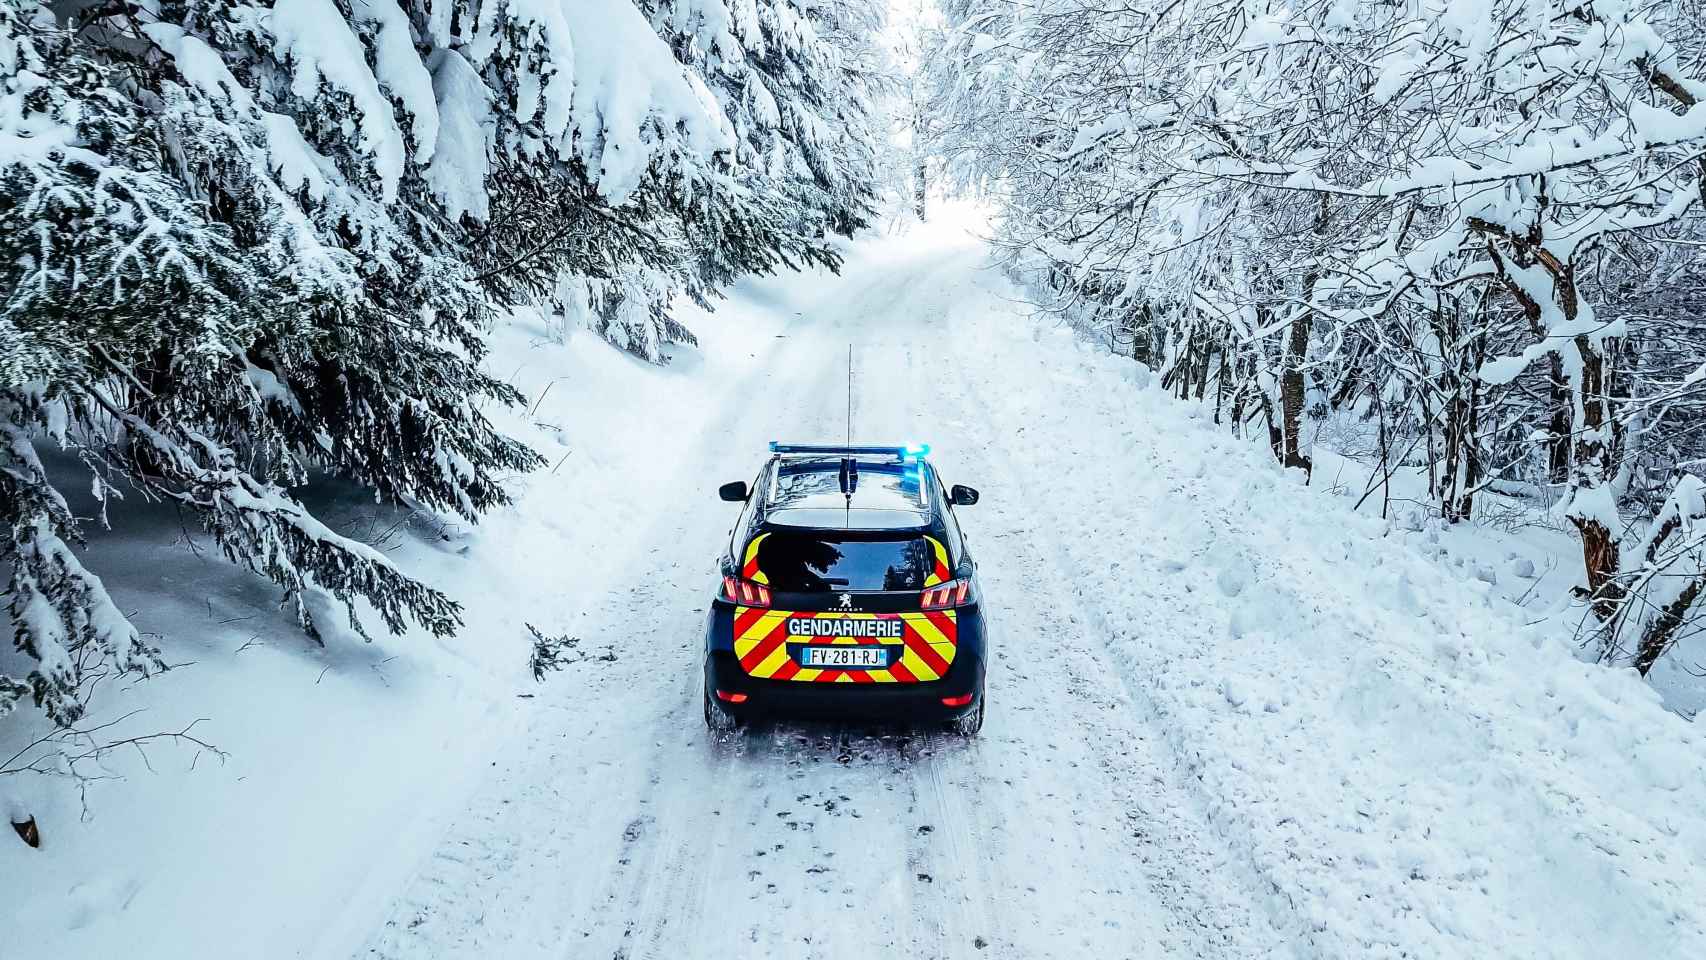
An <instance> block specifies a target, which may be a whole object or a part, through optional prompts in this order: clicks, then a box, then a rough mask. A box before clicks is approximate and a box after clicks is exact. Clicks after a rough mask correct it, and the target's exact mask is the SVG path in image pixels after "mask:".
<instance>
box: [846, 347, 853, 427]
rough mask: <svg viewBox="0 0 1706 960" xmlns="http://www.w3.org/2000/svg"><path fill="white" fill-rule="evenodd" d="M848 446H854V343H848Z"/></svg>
mask: <svg viewBox="0 0 1706 960" xmlns="http://www.w3.org/2000/svg"><path fill="white" fill-rule="evenodd" d="M847 445H848V446H850V447H851V446H852V445H853V343H852V341H848V343H847Z"/></svg>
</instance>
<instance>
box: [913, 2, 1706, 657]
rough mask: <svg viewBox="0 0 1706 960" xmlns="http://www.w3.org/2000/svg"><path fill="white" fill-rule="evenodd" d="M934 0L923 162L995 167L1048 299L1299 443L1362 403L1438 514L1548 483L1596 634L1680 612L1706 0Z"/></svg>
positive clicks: (1661, 639)
mask: <svg viewBox="0 0 1706 960" xmlns="http://www.w3.org/2000/svg"><path fill="white" fill-rule="evenodd" d="M942 9H943V12H944V15H945V23H944V24H943V25H942V28H941V29H940V30H938V31H936V32H935V40H934V42H935V44H936V52H935V54H934V55H933V56H930V57H928V58H927V60H928V62H929V63H930V64H932V65H933V66H932V69H931V70H930V77H929V82H928V84H927V86H928V90H927V96H926V103H927V106H926V108H925V109H924V110H923V111H921V113H922V115H923V116H924V117H926V118H927V120H928V126H927V129H926V131H925V135H926V136H927V137H928V138H929V141H930V149H931V151H932V152H933V153H934V154H936V155H937V156H938V157H939V161H937V162H938V163H939V170H938V171H937V172H936V175H938V176H942V177H944V178H945V180H946V182H948V183H950V184H953V185H956V186H960V187H969V188H973V189H977V190H980V191H983V192H985V193H987V194H989V195H991V196H992V197H994V198H995V200H996V201H997V202H998V204H999V220H998V226H997V235H996V237H995V242H996V244H997V246H998V248H999V249H1000V250H1001V252H1002V254H1003V256H1004V258H1005V262H1006V263H1007V265H1008V267H1009V269H1010V270H1012V271H1013V272H1014V273H1015V274H1016V275H1018V276H1019V277H1021V278H1022V279H1024V280H1025V281H1026V282H1027V284H1028V285H1029V287H1030V289H1032V290H1033V291H1035V297H1036V299H1037V301H1038V302H1039V304H1040V305H1041V307H1042V309H1043V310H1045V311H1046V312H1048V313H1051V314H1054V315H1056V316H1058V317H1060V318H1063V319H1065V320H1067V321H1069V322H1072V323H1074V324H1077V325H1079V326H1080V327H1082V328H1085V329H1088V330H1091V331H1093V332H1094V335H1096V336H1098V337H1101V338H1102V339H1104V341H1105V342H1107V343H1108V344H1110V345H1111V346H1112V347H1113V349H1115V350H1117V351H1119V352H1121V353H1124V354H1127V355H1129V356H1131V357H1132V358H1133V359H1135V360H1136V361H1138V362H1142V363H1146V364H1149V365H1150V366H1152V367H1154V368H1155V369H1157V370H1158V371H1159V372H1160V376H1161V378H1162V382H1163V384H1164V385H1165V386H1166V387H1168V388H1169V389H1171V390H1172V391H1173V392H1174V393H1176V394H1177V395H1178V396H1180V397H1185V398H1194V399H1195V400H1197V401H1200V402H1202V403H1204V404H1208V405H1211V406H1212V410H1213V417H1214V418H1215V419H1216V421H1217V422H1225V423H1227V424H1228V425H1229V427H1230V429H1233V430H1237V431H1249V430H1252V429H1253V430H1255V431H1256V434H1257V435H1258V436H1260V437H1261V438H1262V440H1263V441H1265V442H1268V443H1271V444H1272V446H1273V449H1274V453H1275V455H1276V456H1277V457H1278V458H1279V459H1280V460H1281V461H1282V462H1283V463H1284V464H1286V465H1287V466H1291V467H1298V468H1301V469H1303V470H1308V469H1309V468H1310V460H1309V457H1308V455H1307V449H1306V447H1307V444H1306V442H1305V440H1304V436H1305V434H1306V432H1307V429H1306V428H1308V427H1309V426H1310V425H1312V424H1313V425H1323V424H1327V423H1331V422H1349V423H1352V424H1359V425H1362V428H1363V429H1362V431H1361V435H1362V436H1365V437H1367V438H1368V442H1367V443H1366V444H1365V446H1364V448H1363V449H1361V450H1357V451H1352V452H1354V453H1361V454H1363V455H1365V456H1366V457H1367V458H1368V459H1370V460H1373V461H1376V462H1377V463H1378V465H1379V469H1380V470H1384V471H1387V472H1388V473H1389V472H1390V471H1392V470H1396V469H1399V468H1400V467H1401V466H1403V467H1408V468H1416V469H1419V470H1422V471H1425V475H1426V482H1427V490H1428V495H1429V497H1430V498H1431V500H1432V504H1431V509H1432V510H1434V511H1435V512H1436V514H1437V515H1438V516H1440V517H1442V518H1443V520H1444V521H1445V522H1447V523H1451V522H1457V521H1460V520H1464V519H1467V518H1470V517H1472V516H1475V515H1476V511H1477V507H1478V504H1479V503H1480V502H1481V501H1478V500H1477V496H1478V495H1479V494H1482V493H1483V492H1485V491H1489V490H1491V491H1495V492H1497V493H1498V494H1500V495H1501V496H1511V497H1516V498H1519V499H1520V500H1523V501H1526V502H1528V503H1530V504H1532V505H1534V506H1535V508H1536V509H1539V510H1545V509H1548V508H1549V509H1550V511H1551V513H1550V515H1551V516H1552V517H1555V518H1556V519H1557V521H1558V522H1559V523H1560V525H1561V526H1563V527H1564V528H1565V529H1570V530H1572V531H1573V532H1574V534H1575V535H1576V536H1578V537H1579V539H1580V542H1581V547H1582V567H1581V569H1580V574H1579V583H1580V587H1579V589H1578V594H1579V597H1580V600H1581V603H1582V604H1583V606H1584V608H1585V609H1584V617H1583V623H1584V627H1585V629H1584V632H1583V636H1584V639H1587V640H1588V641H1589V642H1591V643H1593V644H1597V649H1598V650H1599V651H1600V655H1601V657H1602V658H1603V659H1604V660H1606V661H1607V662H1611V663H1618V664H1630V665H1634V666H1636V667H1637V668H1639V669H1640V670H1641V671H1642V672H1645V671H1646V670H1647V669H1648V668H1650V667H1651V666H1652V665H1653V664H1654V663H1655V661H1656V660H1657V659H1658V658H1659V657H1661V656H1663V655H1664V654H1665V652H1666V651H1667V649H1670V648H1671V647H1672V646H1673V645H1674V644H1675V642H1676V641H1677V639H1678V637H1679V636H1681V635H1683V634H1685V633H1687V632H1689V631H1690V630H1691V629H1692V624H1693V623H1694V621H1695V620H1696V619H1697V618H1699V617H1700V609H1699V604H1698V603H1697V600H1698V597H1699V594H1700V592H1701V590H1702V589H1703V587H1706V564H1703V560H1706V484H1703V483H1702V481H1701V479H1700V476H1701V475H1702V472H1701V469H1702V467H1703V466H1706V209H1703V206H1706V5H1703V4H1702V3H1701V2H1700V0H1653V2H1645V3H1632V2H1629V0H1410V2H1399V3H1370V2H1358V0H1322V2H1311V3H1294V4H1260V3H1258V4H1251V3H1247V2H1244V0H1182V2H1181V0H1166V2H1159V0H1158V2H1147V0H1134V2H1130V3H1123V4H1116V5H1115V6H1113V7H1109V6H1107V5H1105V4H1099V3H1091V2H1086V0H1037V2H1034V3H1026V4H1011V3H1007V2H1004V0H1001V2H993V0H945V2H944V3H943V4H942ZM1481 499H1482V501H1484V500H1485V499H1486V498H1485V497H1482V498H1481Z"/></svg>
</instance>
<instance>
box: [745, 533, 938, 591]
mask: <svg viewBox="0 0 1706 960" xmlns="http://www.w3.org/2000/svg"><path fill="white" fill-rule="evenodd" d="M930 553H931V550H930V542H929V541H928V540H925V539H924V538H923V537H919V536H912V537H906V538H903V539H887V540H876V539H869V538H860V539H852V538H846V539H842V538H836V537H834V536H828V535H824V534H820V533H805V532H800V533H796V532H793V531H786V530H780V531H776V532H774V533H772V534H770V535H769V536H767V537H765V538H764V540H763V542H761V543H760V544H759V545H758V568H759V569H760V570H763V571H764V576H765V577H767V578H768V579H769V581H770V589H771V590H776V591H781V592H786V593H828V592H833V591H836V590H922V589H924V578H925V576H926V575H927V574H928V573H929V571H930V569H931V563H930Z"/></svg>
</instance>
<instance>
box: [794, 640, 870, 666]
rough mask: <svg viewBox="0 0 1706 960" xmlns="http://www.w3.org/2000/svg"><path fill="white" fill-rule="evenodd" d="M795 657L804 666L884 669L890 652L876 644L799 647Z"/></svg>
mask: <svg viewBox="0 0 1706 960" xmlns="http://www.w3.org/2000/svg"><path fill="white" fill-rule="evenodd" d="M794 659H795V660H796V661H798V662H799V664H800V666H802V667H836V668H839V669H843V670H848V669H851V670H882V669H884V668H886V667H887V666H888V665H889V652H888V649H887V648H886V647H882V646H878V645H876V644H861V645H858V646H855V645H853V644H840V645H837V646H812V647H798V648H796V650H795V656H794Z"/></svg>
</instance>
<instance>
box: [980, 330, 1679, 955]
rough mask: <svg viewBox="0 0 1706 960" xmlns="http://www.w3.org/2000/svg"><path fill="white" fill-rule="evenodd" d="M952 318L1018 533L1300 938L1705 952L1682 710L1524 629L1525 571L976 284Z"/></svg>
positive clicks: (1399, 946) (1377, 945) (1418, 949)
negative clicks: (1231, 423) (1009, 476)
mask: <svg viewBox="0 0 1706 960" xmlns="http://www.w3.org/2000/svg"><path fill="white" fill-rule="evenodd" d="M963 314H964V320H963V324H964V327H965V332H964V333H963V334H962V336H966V337H976V338H977V339H978V341H979V342H980V343H982V344H984V345H985V349H986V351H987V365H986V367H985V368H984V370H983V374H982V375H983V376H986V377H988V378H989V379H990V380H991V381H992V382H996V383H999V384H1001V388H1000V389H993V388H992V389H990V390H988V391H986V393H985V395H986V396H987V397H989V398H992V400H991V403H992V406H991V407H990V408H989V410H988V416H989V424H988V432H989V435H990V436H993V437H1007V438H1011V441H1010V442H1008V443H1005V444H1004V447H1005V450H1006V451H1007V453H1008V454H1009V455H1010V456H1011V457H1012V459H1013V461H1014V464H1015V468H1016V471H1017V473H1018V474H1020V475H1022V476H1025V477H1028V478H1030V479H1031V480H1032V481H1034V482H1037V483H1042V484H1046V486H1047V493H1046V495H1044V496H1042V497H1040V498H1038V501H1037V502H1039V503H1043V504H1048V505H1053V506H1054V507H1055V509H1053V510H1050V511H1048V512H1047V513H1045V514H1043V515H1039V516H1038V517H1037V528H1038V530H1037V535H1038V536H1040V537H1045V538H1052V539H1054V540H1055V541H1057V543H1058V545H1059V555H1060V557H1061V558H1062V561H1063V562H1065V563H1069V564H1070V566H1071V568H1072V574H1073V576H1075V577H1077V580H1078V583H1079V585H1080V593H1081V596H1082V597H1083V598H1084V601H1085V607H1086V609H1089V610H1092V611H1095V612H1096V613H1095V615H1096V616H1099V618H1100V620H1101V626H1102V627H1104V628H1105V630H1106V632H1107V634H1108V636H1109V642H1110V644H1111V645H1113V647H1114V648H1115V649H1116V650H1118V651H1119V653H1120V654H1121V657H1120V659H1121V660H1122V662H1123V663H1124V666H1125V669H1126V671H1127V679H1128V682H1129V683H1130V684H1131V685H1132V687H1133V689H1134V690H1135V691H1137V695H1138V696H1139V697H1140V699H1143V698H1147V700H1148V701H1149V702H1150V703H1151V704H1152V706H1153V709H1154V712H1155V714H1156V721H1157V725H1158V726H1159V727H1160V728H1161V729H1162V730H1163V731H1164V732H1165V735H1166V737H1167V739H1168V740H1169V741H1170V742H1171V744H1172V745H1173V747H1174V749H1175V751H1176V753H1177V755H1178V756H1179V757H1180V759H1181V762H1182V763H1184V764H1185V765H1186V766H1187V767H1188V769H1189V770H1190V771H1191V772H1192V774H1193V775H1194V777H1195V778H1196V779H1197V780H1198V781H1199V782H1200V785H1201V796H1202V798H1203V800H1204V802H1205V803H1206V804H1207V805H1208V806H1209V808H1210V810H1211V814H1212V818H1213V821H1214V822H1215V824H1216V826H1217V827H1218V829H1219V830H1220V831H1222V832H1223V834H1224V836H1225V838H1226V840H1227V842H1228V843H1229V845H1231V846H1232V847H1233V848H1234V849H1235V850H1237V851H1239V852H1241V853H1242V854H1243V855H1245V856H1247V857H1248V858H1249V859H1250V860H1251V862H1252V864H1253V865H1254V866H1255V868H1256V869H1257V870H1258V872H1259V873H1260V874H1261V875H1262V876H1263V877H1264V878H1265V879H1266V880H1267V882H1269V883H1270V884H1271V885H1272V889H1273V897H1272V900H1271V902H1270V904H1269V906H1270V907H1271V908H1272V909H1274V910H1275V912H1276V914H1278V915H1280V916H1281V917H1282V918H1292V919H1294V920H1295V922H1296V927H1295V939H1294V943H1293V946H1294V949H1295V953H1296V955H1298V956H1313V955H1326V956H1333V957H1369V956H1393V957H1397V956H1407V957H1455V956H1512V957H1516V956H1523V957H1539V956H1548V957H1561V956H1569V957H1574V956H1580V957H1605V956H1642V957H1686V956H1700V955H1701V953H1702V951H1703V950H1706V909H1703V906H1702V904H1706V896H1703V895H1702V890H1701V880H1700V878H1701V876H1702V875H1706V805H1703V804H1702V803H1701V797H1702V796H1703V795H1706V731H1703V730H1702V729H1701V727H1700V726H1699V725H1697V724H1694V723H1691V722H1689V721H1688V720H1685V719H1683V718H1680V717H1678V716H1677V715H1675V714H1673V713H1670V712H1667V711H1666V709H1665V708H1664V706H1663V705H1662V704H1661V702H1660V697H1659V696H1658V694H1657V693H1655V692H1654V690H1653V689H1652V688H1651V687H1649V686H1648V685H1647V684H1645V683H1643V682H1642V681H1641V680H1640V678H1639V677H1637V676H1636V675H1635V674H1634V672H1633V671H1618V670H1611V669H1607V668H1605V667H1601V666H1597V665H1593V664H1588V663H1584V662H1582V661H1581V660H1580V659H1578V658H1577V656H1576V655H1575V653H1576V651H1575V650H1574V649H1573V648H1572V647H1571V646H1570V645H1569V644H1568V643H1567V642H1565V640H1564V639H1562V638H1561V637H1559V636H1558V634H1557V631H1556V629H1555V625H1553V624H1551V623H1540V624H1534V625H1530V623H1529V621H1531V620H1533V619H1534V616H1533V615H1532V614H1531V613H1529V611H1527V610H1526V609H1524V608H1523V607H1521V606H1519V605H1518V604H1517V603H1516V602H1515V601H1514V600H1513V599H1512V595H1520V594H1521V593H1523V592H1526V590H1527V585H1526V584H1525V585H1523V586H1522V587H1520V588H1519V587H1516V586H1515V585H1507V587H1505V588H1504V589H1499V588H1497V587H1496V585H1495V584H1493V583H1489V582H1488V579H1489V578H1488V577H1487V576H1486V569H1485V564H1484V563H1483V564H1477V563H1475V562H1464V561H1462V560H1461V559H1455V560H1454V558H1451V557H1449V556H1447V557H1442V556H1441V552H1442V551H1441V548H1440V546H1439V544H1438V542H1437V541H1438V539H1439V538H1438V535H1437V533H1434V532H1430V531H1429V530H1428V529H1426V528H1425V527H1424V528H1423V529H1421V530H1407V529H1405V526H1406V525H1405V524H1404V523H1402V522H1385V521H1381V520H1379V519H1376V518H1371V517H1369V516H1366V515H1359V514H1356V513H1353V512H1352V510H1351V509H1350V507H1351V504H1352V503H1354V500H1355V498H1354V497H1352V498H1347V497H1345V496H1343V495H1341V493H1342V491H1336V490H1335V489H1334V488H1333V487H1332V485H1329V484H1318V485H1316V486H1309V487H1306V486H1305V485H1304V483H1303V478H1302V474H1301V472H1300V471H1290V472H1287V471H1284V470H1281V469H1280V468H1279V467H1278V466H1277V465H1276V463H1275V461H1274V459H1273V457H1272V455H1271V454H1270V453H1269V452H1268V450H1267V449H1266V448H1265V446H1263V445H1261V444H1259V443H1257V442H1254V441H1249V440H1240V439H1237V438H1234V437H1232V436H1230V435H1228V433H1227V432H1226V430H1225V428H1224V427H1222V426H1217V425H1214V424H1212V423H1210V422H1209V420H1208V418H1207V416H1206V408H1204V407H1202V406H1200V405H1194V404H1187V403H1181V402H1178V401H1174V400H1172V399H1171V398H1169V397H1168V396H1166V395H1165V394H1164V393H1163V392H1162V391H1161V390H1160V389H1159V388H1158V387H1154V386H1151V385H1149V383H1148V380H1149V378H1148V376H1147V375H1146V373H1145V372H1144V371H1142V370H1141V368H1139V367H1137V366H1136V365H1134V364H1132V363H1131V362H1130V361H1129V360H1124V359H1120V358H1116V357H1113V356H1110V355H1108V354H1106V353H1105V352H1104V351H1103V350H1102V349H1101V348H1099V347H1096V346H1092V345H1088V344H1083V343H1080V342H1077V341H1075V340H1074V339H1073V337H1072V336H1071V335H1070V334H1069V333H1067V332H1065V331H1061V330H1056V331H1049V330H1035V331H1034V332H1033V328H1031V327H1028V326H1026V325H1025V324H1021V323H1014V322H1012V319H1011V317H1012V310H1011V308H1010V307H1006V306H1005V305H1004V303H1003V301H1001V300H998V299H996V298H993V297H991V298H990V299H988V300H987V301H984V302H979V303H974V304H970V305H968V306H967V307H965V308H964V310H963ZM1039 361H1040V365H1039ZM1018 371H1025V374H1024V375H1023V376H1014V375H1013V374H1015V373H1017V372H1018ZM1317 469H1318V472H1317V476H1318V477H1321V476H1322V473H1321V472H1320V469H1321V468H1320V467H1318V468H1317ZM1358 493H1360V490H1359V491H1358ZM1470 536H1473V535H1472V534H1471V535H1470ZM1458 544H1459V545H1460V546H1462V545H1463V543H1462V541H1458ZM1464 549H1465V550H1466V551H1468V552H1470V553H1473V552H1474V551H1475V550H1477V549H1480V550H1483V551H1484V550H1485V549H1486V548H1485V544H1484V543H1483V544H1482V545H1481V546H1479V547H1476V546H1473V545H1470V546H1464ZM1504 559H1507V560H1511V561H1512V562H1513V563H1515V564H1516V566H1517V567H1518V568H1520V569H1524V570H1526V568H1525V566H1524V565H1523V564H1521V563H1520V562H1517V561H1520V560H1522V559H1525V558H1524V557H1522V556H1520V555H1519V556H1516V557H1506V558H1504ZM1442 560H1443V561H1444V562H1442ZM1478 568H1479V569H1478ZM1490 579H1494V580H1496V579H1497V578H1496V577H1493V578H1490ZM1553 579H1555V580H1559V581H1560V583H1555V584H1552V585H1550V586H1547V585H1542V587H1541V589H1559V588H1560V587H1561V578H1553ZM1280 922H1281V923H1282V925H1283V924H1284V923H1285V922H1286V920H1285V919H1281V920H1280Z"/></svg>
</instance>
